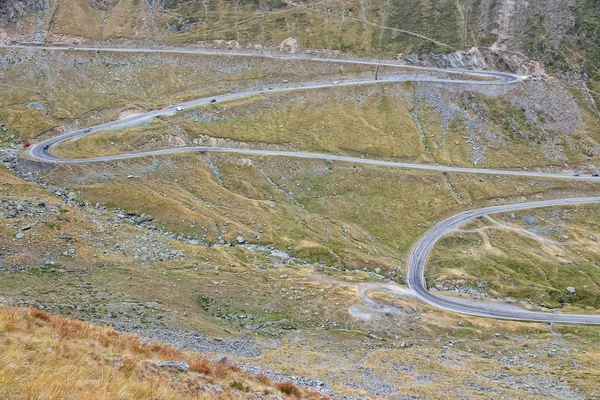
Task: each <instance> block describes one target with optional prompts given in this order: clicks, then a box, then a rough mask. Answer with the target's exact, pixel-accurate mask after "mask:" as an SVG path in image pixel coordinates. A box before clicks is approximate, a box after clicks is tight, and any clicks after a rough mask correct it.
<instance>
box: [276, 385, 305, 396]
mask: <svg viewBox="0 0 600 400" xmlns="http://www.w3.org/2000/svg"><path fill="white" fill-rule="evenodd" d="M275 387H276V388H277V389H279V391H280V392H281V393H283V394H287V395H288V396H295V397H301V396H302V391H301V390H300V388H299V387H298V386H296V385H294V384H293V383H292V382H277V383H276V384H275Z"/></svg>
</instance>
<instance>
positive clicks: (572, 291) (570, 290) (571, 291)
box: [567, 286, 575, 294]
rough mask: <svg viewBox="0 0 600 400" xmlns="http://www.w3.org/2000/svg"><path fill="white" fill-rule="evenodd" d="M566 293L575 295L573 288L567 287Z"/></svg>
mask: <svg viewBox="0 0 600 400" xmlns="http://www.w3.org/2000/svg"><path fill="white" fill-rule="evenodd" d="M567 292H569V293H571V294H575V288H574V287H573V286H569V287H568V288H567Z"/></svg>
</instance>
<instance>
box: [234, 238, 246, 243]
mask: <svg viewBox="0 0 600 400" xmlns="http://www.w3.org/2000/svg"><path fill="white" fill-rule="evenodd" d="M235 240H236V241H237V242H238V243H239V244H244V243H246V239H244V238H243V237H242V236H238V237H236V238H235Z"/></svg>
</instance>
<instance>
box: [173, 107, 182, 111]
mask: <svg viewBox="0 0 600 400" xmlns="http://www.w3.org/2000/svg"><path fill="white" fill-rule="evenodd" d="M181 110H183V108H181V107H177V108H175V111H181Z"/></svg>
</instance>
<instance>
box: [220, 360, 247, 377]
mask: <svg viewBox="0 0 600 400" xmlns="http://www.w3.org/2000/svg"><path fill="white" fill-rule="evenodd" d="M240 371H241V369H240V367H238V366H237V365H233V364H228V363H227V361H219V362H218V363H217V365H216V366H215V375H216V376H218V377H219V378H225V377H226V376H228V375H229V374H230V373H232V372H240Z"/></svg>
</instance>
